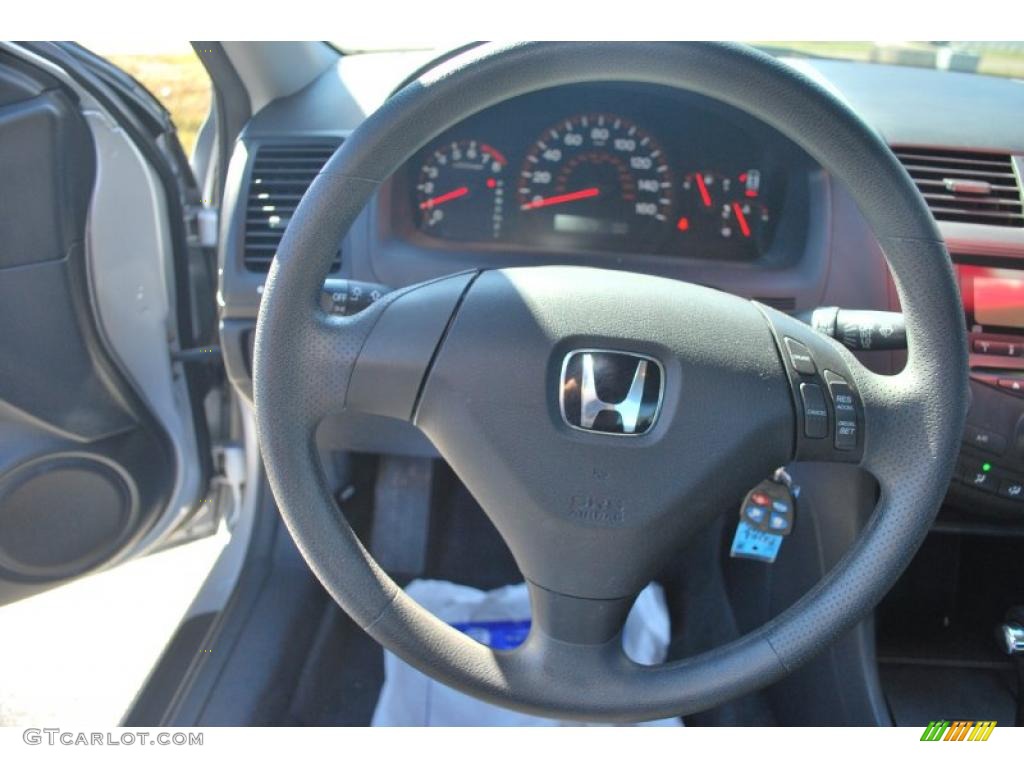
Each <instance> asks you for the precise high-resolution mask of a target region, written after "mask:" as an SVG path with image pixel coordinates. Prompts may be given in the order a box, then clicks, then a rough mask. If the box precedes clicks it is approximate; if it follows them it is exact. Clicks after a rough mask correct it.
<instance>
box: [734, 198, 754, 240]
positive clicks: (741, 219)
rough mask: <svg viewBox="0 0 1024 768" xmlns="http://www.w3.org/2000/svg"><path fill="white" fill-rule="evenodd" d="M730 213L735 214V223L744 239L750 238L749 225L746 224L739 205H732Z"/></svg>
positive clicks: (745, 218)
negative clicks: (737, 224)
mask: <svg viewBox="0 0 1024 768" xmlns="http://www.w3.org/2000/svg"><path fill="white" fill-rule="evenodd" d="M732 212H733V213H735V214H736V221H737V222H738V223H739V225H740V232H742V233H743V236H744V237H750V225H749V224H748V223H747V217H746V216H744V215H743V209H742V208H741V207H740V204H739V203H733V204H732Z"/></svg>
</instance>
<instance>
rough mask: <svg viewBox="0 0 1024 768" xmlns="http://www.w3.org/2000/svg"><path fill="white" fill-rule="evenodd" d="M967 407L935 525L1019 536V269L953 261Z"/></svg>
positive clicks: (1023, 484) (1023, 418) (1022, 426)
mask: <svg viewBox="0 0 1024 768" xmlns="http://www.w3.org/2000/svg"><path fill="white" fill-rule="evenodd" d="M956 260H957V262H958V263H957V265H956V269H957V274H958V277H959V280H960V290H961V294H962V296H963V303H964V312H965V315H966V320H967V329H968V336H969V341H968V344H969V345H970V376H971V406H970V411H969V412H968V415H967V426H966V428H965V430H964V437H963V447H962V451H961V454H960V461H959V463H958V466H957V470H956V474H955V476H954V482H953V484H952V486H951V488H950V498H949V504H948V506H949V507H950V509H949V510H947V511H946V512H944V515H943V518H944V519H945V520H947V521H948V520H949V519H950V518H954V519H956V518H959V519H961V520H962V521H964V522H970V521H977V522H979V523H982V524H984V523H985V522H1002V523H1004V524H1006V523H1009V524H1011V525H1013V526H1017V525H1019V526H1020V527H1021V529H1022V530H1024V264H1021V265H1020V267H1019V268H1011V267H1008V266H1005V265H1004V264H1002V263H1000V264H999V265H998V266H991V264H992V261H991V260H987V259H971V258H970V257H965V256H964V257H958V258H957V259H956Z"/></svg>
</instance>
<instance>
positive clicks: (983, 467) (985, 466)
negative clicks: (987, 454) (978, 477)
mask: <svg viewBox="0 0 1024 768" xmlns="http://www.w3.org/2000/svg"><path fill="white" fill-rule="evenodd" d="M991 469H992V465H991V464H989V463H988V462H987V461H986V462H985V463H984V464H982V465H981V471H982V472H988V471H990V470H991Z"/></svg>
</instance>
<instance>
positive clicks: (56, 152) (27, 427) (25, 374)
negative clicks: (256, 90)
mask: <svg viewBox="0 0 1024 768" xmlns="http://www.w3.org/2000/svg"><path fill="white" fill-rule="evenodd" d="M206 218H207V219H208V218H209V217H206ZM208 224H209V221H207V220H204V217H203V211H202V206H201V204H200V201H199V193H198V191H197V189H196V185H195V182H194V180H193V179H192V174H191V171H190V170H189V167H188V163H187V160H186V159H185V156H184V153H183V152H182V150H181V146H180V144H179V143H178V141H177V138H176V137H175V134H174V130H173V125H172V124H171V122H170V119H169V118H168V116H167V113H166V112H165V111H163V110H162V108H161V107H160V106H159V104H158V102H156V100H155V99H153V98H152V97H151V96H150V95H149V94H148V93H147V92H146V91H145V90H144V89H143V88H142V87H141V86H140V85H139V84H138V83H136V82H135V81H133V80H131V78H129V77H127V76H126V75H124V74H123V73H121V72H119V71H118V70H116V69H114V68H113V67H112V66H110V65H109V64H107V63H106V62H104V61H103V60H102V59H98V58H97V57H94V56H92V55H91V54H89V53H88V52H87V51H85V50H84V49H81V48H79V47H77V46H74V45H70V44H31V45H27V44H26V45H15V44H2V45H0V604H3V603H7V602H11V601H13V600H18V599H21V598H24V597H26V596H28V595H31V594H34V593H37V592H40V591H42V590H45V589H47V588H50V587H52V586H55V585H58V584H61V583H64V582H67V581H69V580H72V579H75V578H77V577H80V576H82V575H84V574H87V573H90V572H93V571H96V570H98V569H102V568H105V567H110V566H112V565H114V564H117V563H121V562H124V561H126V560H128V559H130V558H132V557H136V556H139V555H142V554H145V553H148V552H151V551H153V550H155V549H157V548H160V547H162V546H166V545H167V544H168V543H172V542H173V543H177V542H179V541H182V540H186V539H188V538H190V537H193V536H196V535H201V534H203V533H208V532H211V531H212V530H214V529H215V526H216V519H215V507H216V505H215V504H214V503H213V502H212V501H211V499H213V498H214V497H213V496H212V495H211V493H210V478H211V475H212V474H213V460H212V450H211V444H210V433H209V426H208V423H207V418H206V414H205V412H206V411H208V410H210V409H211V407H212V406H211V404H213V403H215V401H216V396H217V393H218V392H219V391H221V390H220V378H221V377H220V373H219V370H218V368H217V365H216V362H215V361H216V358H217V355H216V350H215V349H214V348H213V347H212V343H213V339H214V337H215V328H216V309H215V301H214V293H213V291H214V286H215V277H214V276H215V272H214V261H213V252H212V248H211V247H210V246H212V245H213V243H210V242H209V240H210V236H209V234H206V237H205V241H204V238H203V237H202V235H203V232H202V231H201V230H203V229H204V228H205V229H206V230H207V231H209V229H210V227H209V226H204V225H208ZM214 229H215V227H214ZM211 361H213V362H212V364H211ZM211 393H212V394H211ZM204 405H205V407H204ZM214 410H215V409H214Z"/></svg>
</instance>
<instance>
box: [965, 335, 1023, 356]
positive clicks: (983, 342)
mask: <svg viewBox="0 0 1024 768" xmlns="http://www.w3.org/2000/svg"><path fill="white" fill-rule="evenodd" d="M1014 346H1016V345H1011V344H1009V343H1007V342H1005V341H993V340H992V339H975V340H974V351H975V352H977V353H978V354H979V355H998V356H1000V357H1012V356H1013V347H1014ZM1018 354H1019V352H1018Z"/></svg>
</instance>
